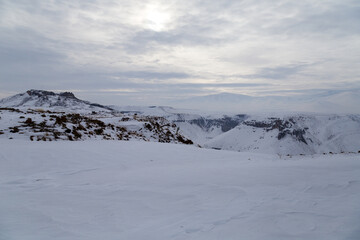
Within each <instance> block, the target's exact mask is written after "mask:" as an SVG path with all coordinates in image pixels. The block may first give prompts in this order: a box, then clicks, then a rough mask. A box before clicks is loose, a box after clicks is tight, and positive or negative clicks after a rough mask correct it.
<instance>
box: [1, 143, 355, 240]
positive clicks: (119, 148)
mask: <svg viewBox="0 0 360 240" xmlns="http://www.w3.org/2000/svg"><path fill="white" fill-rule="evenodd" d="M0 189H1V191H0V239H1V240H3V239H4V240H5V239H11V240H17V239H19V240H20V239H30V240H32V239H36V240H43V239H44V240H45V239H72V240H73V239H76V240H77V239H79V240H80V239H84V240H85V239H87V240H88V239H90V240H92V239H94V240H95V239H134V240H137V239H157V240H160V239H164V240H165V239H177V240H180V239H206V240H209V239H210V240H211V239H227V240H228V239H247V240H253V239H267V240H268V239H274V240H275V239H276V240H281V239H317V240H320V239H326V240H331V239H334V240H335V239H336V240H338V239H354V240H355V239H360V227H359V222H360V208H359V203H360V155H357V154H337V155H326V156H323V155H313V156H306V157H304V156H297V157H292V158H284V157H283V158H281V159H280V158H279V157H278V156H277V155H271V154H257V153H238V152H231V151H216V150H209V149H200V148H196V147H193V146H185V145H172V144H160V143H151V142H123V141H91V140H88V141H81V142H29V141H21V140H4V139H2V140H0Z"/></svg>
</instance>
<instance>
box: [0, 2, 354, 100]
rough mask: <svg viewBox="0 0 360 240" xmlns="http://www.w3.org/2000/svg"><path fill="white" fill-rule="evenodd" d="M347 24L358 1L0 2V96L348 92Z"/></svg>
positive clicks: (350, 42)
mask: <svg viewBox="0 0 360 240" xmlns="http://www.w3.org/2000/svg"><path fill="white" fill-rule="evenodd" d="M359 26H360V1H359V0H341V1H340V0H322V1H319V0H303V1H293V0H290V1H287V0H273V1H268V0H251V1H250V0H242V1H241V0H208V1H200V0H191V1H190V0H181V1H180V0H179V1H176V0H175V1H173V0H166V1H161V0H159V1H153V0H148V1H146V0H141V1H138V0H132V1H123V0H116V1H113V0H86V1H84V0H82V1H80V0H61V1H60V0H47V1H43V0H31V1H28V0H0V97H6V96H9V95H13V94H16V93H19V92H24V91H26V90H28V89H44V90H54V91H72V92H74V93H75V94H76V95H77V96H80V97H81V98H84V99H87V100H90V101H95V102H100V103H102V104H117V105H143V104H145V105H151V104H162V105H167V103H169V102H172V101H176V100H179V99H187V98H192V97H199V96H206V95H212V94H219V93H233V94H244V95H249V96H272V95H277V96H291V95H299V94H300V95H301V94H308V93H310V92H311V93H314V92H316V93H318V94H322V93H324V92H329V91H334V90H336V91H338V92H349V91H350V92H351V91H354V90H356V91H358V90H359V89H360V81H359V79H360V78H359V77H360V61H359V59H360V27H359Z"/></svg>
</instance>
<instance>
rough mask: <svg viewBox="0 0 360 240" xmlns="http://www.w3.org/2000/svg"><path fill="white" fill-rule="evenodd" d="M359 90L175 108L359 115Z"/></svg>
mask: <svg viewBox="0 0 360 240" xmlns="http://www.w3.org/2000/svg"><path fill="white" fill-rule="evenodd" d="M359 103H360V90H359V89H354V90H348V91H335V90H333V91H325V90H324V91H319V92H316V93H307V94H297V95H291V96H248V95H242V94H233V93H220V94H214V95H206V96H200V97H193V98H188V99H184V100H179V101H174V102H173V103H172V105H173V106H177V107H180V106H181V107H190V108H196V109H201V110H207V111H214V110H217V111H223V112H224V111H227V112H257V113H258V112H314V113H337V114H342V113H357V114H360V105H359Z"/></svg>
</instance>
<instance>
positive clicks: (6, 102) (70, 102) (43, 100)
mask: <svg viewBox="0 0 360 240" xmlns="http://www.w3.org/2000/svg"><path fill="white" fill-rule="evenodd" d="M0 106H1V107H16V108H43V109H46V110H53V111H76V112H79V111H80V112H88V111H106V112H108V111H112V109H111V108H109V107H106V106H103V105H100V104H96V103H90V102H88V101H83V100H80V99H78V98H77V97H75V95H74V94H73V93H71V92H62V93H55V92H51V91H45V90H35V89H31V90H28V91H26V92H25V93H20V94H16V95H14V96H11V97H8V98H4V99H2V100H0Z"/></svg>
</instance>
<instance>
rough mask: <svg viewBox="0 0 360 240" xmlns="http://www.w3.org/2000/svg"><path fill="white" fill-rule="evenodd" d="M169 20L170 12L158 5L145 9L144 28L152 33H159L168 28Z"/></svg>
mask: <svg viewBox="0 0 360 240" xmlns="http://www.w3.org/2000/svg"><path fill="white" fill-rule="evenodd" d="M170 20H171V14H170V12H169V11H168V10H167V9H166V8H165V7H164V6H162V5H160V4H154V5H149V6H148V7H147V9H146V15H145V26H146V27H147V28H149V29H151V30H153V31H156V32H161V31H164V30H166V29H167V28H168V24H169V23H170Z"/></svg>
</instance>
